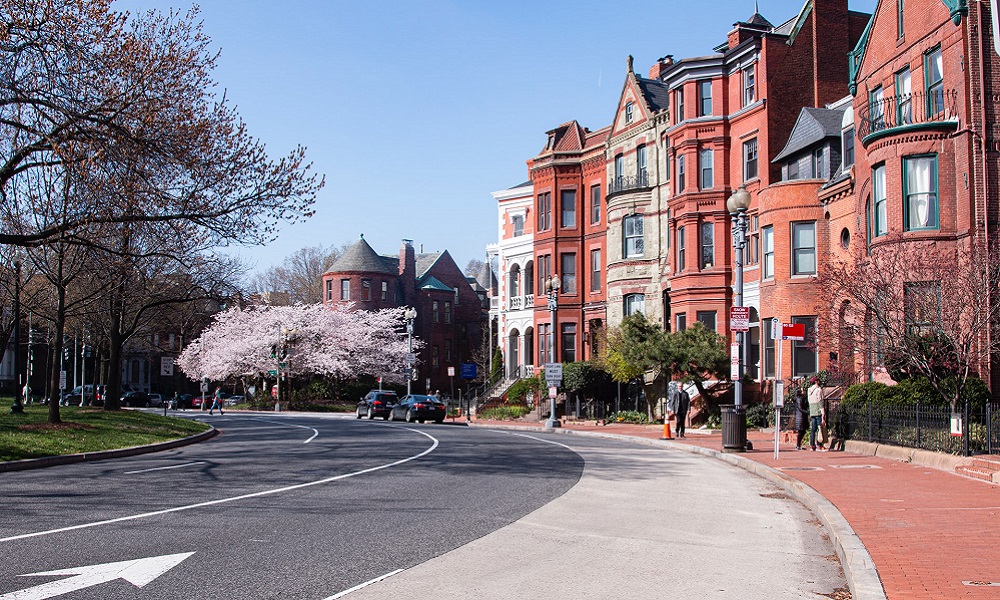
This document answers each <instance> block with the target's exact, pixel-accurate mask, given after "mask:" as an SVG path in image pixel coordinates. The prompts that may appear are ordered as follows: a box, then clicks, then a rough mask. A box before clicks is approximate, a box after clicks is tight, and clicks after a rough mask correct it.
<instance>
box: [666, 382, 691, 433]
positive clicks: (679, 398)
mask: <svg viewBox="0 0 1000 600" xmlns="http://www.w3.org/2000/svg"><path fill="white" fill-rule="evenodd" d="M690 409H691V395H690V394H688V393H687V392H685V391H684V386H682V385H681V384H677V388H676V389H675V391H672V392H671V394H670V397H669V399H668V401H667V410H669V411H670V412H672V413H674V414H675V415H677V437H679V438H683V437H685V436H684V432H685V431H686V430H687V427H686V425H687V416H688V410H690Z"/></svg>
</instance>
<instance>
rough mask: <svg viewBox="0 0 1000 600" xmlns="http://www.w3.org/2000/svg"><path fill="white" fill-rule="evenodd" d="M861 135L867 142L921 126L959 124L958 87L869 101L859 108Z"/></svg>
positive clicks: (931, 126) (945, 127)
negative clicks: (956, 88)
mask: <svg viewBox="0 0 1000 600" xmlns="http://www.w3.org/2000/svg"><path fill="white" fill-rule="evenodd" d="M859 116H860V117H861V124H860V126H859V128H858V139H860V140H861V143H862V145H864V146H866V147H867V146H868V145H869V144H871V143H872V142H874V141H875V140H877V139H880V138H883V137H888V136H892V135H898V134H900V133H904V132H907V131H915V130H922V129H954V128H957V127H958V91H957V90H932V91H930V92H914V93H912V94H901V95H899V96H888V97H886V98H882V99H881V100H878V101H876V102H869V103H868V104H867V105H865V106H864V107H862V108H861V111H860V112H859Z"/></svg>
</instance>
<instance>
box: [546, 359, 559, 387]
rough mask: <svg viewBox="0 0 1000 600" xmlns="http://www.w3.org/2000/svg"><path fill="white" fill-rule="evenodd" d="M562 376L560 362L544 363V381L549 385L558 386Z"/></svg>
mask: <svg viewBox="0 0 1000 600" xmlns="http://www.w3.org/2000/svg"><path fill="white" fill-rule="evenodd" d="M562 378H563V366H562V363H545V383H547V384H548V385H550V386H558V385H560V384H561V383H562Z"/></svg>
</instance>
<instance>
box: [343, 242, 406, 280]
mask: <svg viewBox="0 0 1000 600" xmlns="http://www.w3.org/2000/svg"><path fill="white" fill-rule="evenodd" d="M386 258H387V257H384V256H379V255H378V253H376V252H375V251H374V250H372V247H371V246H369V245H368V242H366V241H365V237H364V235H362V236H361V239H359V240H358V241H357V242H355V243H354V245H353V246H351V247H350V248H348V249H347V250H345V251H344V253H343V254H341V255H340V258H338V259H337V261H336V262H335V263H333V266H331V267H330V271H333V272H340V273H343V272H348V271H358V272H365V273H385V274H386V275H398V274H399V272H398V271H397V270H394V269H393V268H392V267H391V265H390V264H387V263H386V260H385V259H386ZM396 260H397V261H398V260H399V259H396Z"/></svg>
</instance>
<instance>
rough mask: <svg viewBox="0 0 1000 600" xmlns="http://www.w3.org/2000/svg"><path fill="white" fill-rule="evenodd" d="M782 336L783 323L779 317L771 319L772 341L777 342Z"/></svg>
mask: <svg viewBox="0 0 1000 600" xmlns="http://www.w3.org/2000/svg"><path fill="white" fill-rule="evenodd" d="M780 334H781V321H780V320H779V319H778V317H774V318H773V319H771V339H772V340H776V339H778V338H779V337H780Z"/></svg>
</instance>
